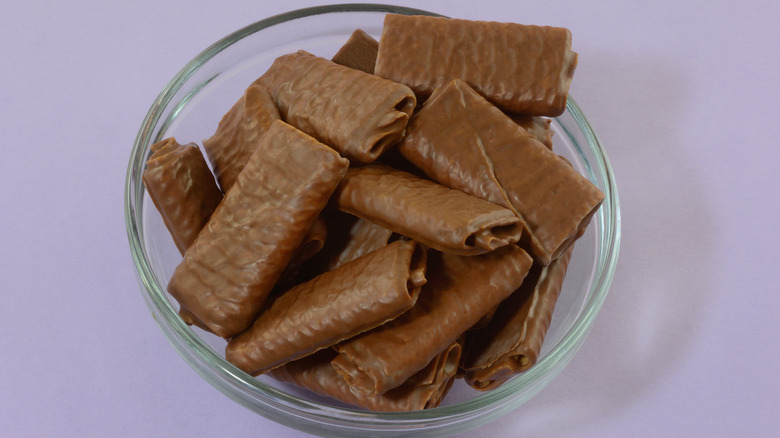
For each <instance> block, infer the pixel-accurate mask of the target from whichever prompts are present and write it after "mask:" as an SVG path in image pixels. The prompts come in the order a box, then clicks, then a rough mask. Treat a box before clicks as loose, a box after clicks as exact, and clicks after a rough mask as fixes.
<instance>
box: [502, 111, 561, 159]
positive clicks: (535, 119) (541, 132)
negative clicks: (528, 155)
mask: <svg viewBox="0 0 780 438" xmlns="http://www.w3.org/2000/svg"><path fill="white" fill-rule="evenodd" d="M509 117H510V118H511V119H512V121H513V122H515V123H517V124H518V125H520V126H522V127H523V129H525V131H526V132H527V133H529V134H531V136H532V137H533V138H535V139H537V140H539V141H540V142H542V144H543V145H545V146H547V149H549V150H552V148H553V140H552V137H553V131H552V129H551V128H550V123H551V122H552V120H550V119H548V118H546V117H539V116H526V115H518V114H513V115H510V116H509Z"/></svg>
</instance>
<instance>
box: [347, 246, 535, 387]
mask: <svg viewBox="0 0 780 438" xmlns="http://www.w3.org/2000/svg"><path fill="white" fill-rule="evenodd" d="M531 263H532V260H531V257H530V256H528V254H526V252H525V251H523V250H522V249H520V248H519V247H517V246H516V245H509V246H506V247H504V248H500V249H497V250H495V251H492V252H489V253H487V254H483V255H480V256H471V257H463V256H457V255H453V254H445V253H439V252H437V251H429V254H428V268H427V274H426V275H427V277H428V282H427V283H426V285H425V286H424V287H423V290H422V291H421V292H420V297H419V298H418V300H417V304H415V306H414V307H412V308H411V309H410V310H409V311H408V312H406V313H404V314H403V315H401V316H399V317H398V318H396V319H394V320H393V321H391V322H389V323H387V324H385V325H383V326H381V327H378V328H376V329H375V330H372V331H370V332H366V333H364V334H362V335H359V336H357V337H355V338H353V339H350V340H348V341H345V342H343V343H341V344H338V345H337V346H335V347H334V348H336V350H337V351H338V352H339V355H338V356H337V357H336V358H334V359H333V361H332V362H331V363H332V365H333V366H334V368H336V370H337V371H338V372H339V374H340V375H342V376H343V377H344V379H345V380H346V381H347V383H348V384H349V385H350V386H351V387H353V388H354V390H355V391H357V392H360V393H364V394H367V395H377V394H383V393H385V392H386V391H388V390H390V389H392V388H396V387H398V386H400V385H401V384H402V383H403V382H405V381H406V380H407V379H408V378H409V377H411V376H412V375H414V374H415V373H417V372H418V371H419V370H421V369H422V368H424V367H425V366H426V365H427V364H428V363H429V362H430V361H431V359H432V358H433V357H434V356H436V355H437V354H438V353H439V352H441V351H442V350H443V349H444V348H446V347H447V346H449V345H451V344H452V343H453V342H455V341H456V340H457V339H458V337H459V336H460V335H461V334H463V333H464V332H465V331H466V330H468V329H469V328H470V327H472V326H473V325H474V324H476V323H477V321H479V320H480V318H482V316H483V315H485V314H486V313H487V312H488V311H490V309H492V308H493V307H494V306H495V305H497V304H498V303H499V302H501V301H503V300H504V299H505V298H506V297H508V296H509V295H510V294H511V293H512V292H513V291H515V290H516V289H517V288H518V287H520V284H521V283H522V281H523V278H524V277H525V276H526V273H527V272H528V269H529V268H530V267H531Z"/></svg>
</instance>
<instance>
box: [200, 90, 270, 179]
mask: <svg viewBox="0 0 780 438" xmlns="http://www.w3.org/2000/svg"><path fill="white" fill-rule="evenodd" d="M279 119H280V116H279V111H277V109H276V104H275V103H274V100H273V98H272V97H271V95H270V94H268V91H267V90H266V89H265V88H263V87H260V86H257V85H252V86H250V87H249V88H247V89H246V91H245V92H244V95H243V96H241V98H240V99H239V100H238V101H237V102H236V103H235V104H234V105H233V107H232V108H231V109H230V111H228V112H227V113H226V114H225V115H224V116H223V117H222V120H221V121H220V122H219V127H218V128H217V131H216V133H214V135H213V136H211V137H210V138H207V139H206V140H203V149H205V150H206V155H208V157H209V161H211V166H212V167H213V168H214V175H216V177H217V181H219V185H220V187H222V191H223V192H225V193H227V191H228V190H229V189H230V187H232V186H233V184H234V183H235V181H236V178H237V177H238V174H239V173H241V170H242V169H243V168H244V166H245V165H246V162H247V161H248V160H249V156H250V155H252V152H254V151H255V148H257V143H258V142H259V141H260V138H262V136H263V135H265V133H266V132H267V131H268V128H270V126H271V123H273V122H274V120H279Z"/></svg>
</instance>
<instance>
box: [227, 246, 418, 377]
mask: <svg viewBox="0 0 780 438" xmlns="http://www.w3.org/2000/svg"><path fill="white" fill-rule="evenodd" d="M425 256H426V251H425V249H424V248H422V247H421V246H420V245H418V244H417V243H415V242H412V241H405V242H400V241H398V242H394V243H392V244H390V245H387V246H385V247H383V248H381V249H379V250H377V251H374V252H372V253H370V254H367V255H365V256H364V257H360V258H358V259H355V260H353V261H352V262H350V263H347V264H345V265H343V266H341V267H340V268H338V269H336V270H333V271H328V272H325V273H323V274H321V275H319V276H317V277H315V278H314V279H312V280H310V281H307V282H306V283H303V284H300V285H298V286H295V287H293V288H292V289H290V290H288V291H287V292H284V293H283V294H282V295H281V296H280V297H279V298H277V299H276V300H275V301H274V302H273V304H271V306H270V307H269V308H267V309H266V310H264V311H263V312H262V313H261V314H260V316H259V317H258V318H257V320H256V321H255V322H254V324H252V327H251V328H250V329H249V330H247V331H245V332H244V333H242V334H240V335H238V336H236V337H235V338H233V339H231V340H230V342H229V343H228V345H227V348H226V350H225V356H226V358H227V360H228V361H230V362H231V363H233V364H234V365H236V366H238V367H239V368H241V369H242V370H244V371H246V372H247V373H249V374H252V375H258V374H262V373H264V372H266V371H268V370H271V369H273V368H276V367H278V366H280V365H282V364H284V363H286V362H289V361H292V360H295V359H299V358H301V357H304V356H306V355H309V354H311V353H313V352H315V351H317V350H320V349H322V348H325V347H329V346H331V345H333V344H335V343H337V342H340V341H342V340H344V339H347V338H350V337H352V336H355V335H357V334H358V333H362V332H364V331H366V330H369V329H372V328H374V327H377V326H379V325H381V324H384V323H385V322H387V321H390V320H392V319H393V318H395V317H397V316H398V315H400V314H401V313H403V312H405V311H407V310H408V309H409V308H410V307H412V305H414V303H415V301H416V300H417V296H418V294H419V292H420V288H421V287H422V285H423V284H425V260H426V257H425Z"/></svg>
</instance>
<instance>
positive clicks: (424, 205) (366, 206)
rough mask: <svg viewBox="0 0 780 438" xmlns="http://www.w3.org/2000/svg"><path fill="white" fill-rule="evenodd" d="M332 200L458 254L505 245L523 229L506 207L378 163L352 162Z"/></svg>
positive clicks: (438, 247)
mask: <svg viewBox="0 0 780 438" xmlns="http://www.w3.org/2000/svg"><path fill="white" fill-rule="evenodd" d="M333 202H334V204H335V205H336V206H337V207H338V209H339V210H342V211H346V212H348V213H351V214H354V215H356V216H359V217H362V218H365V219H368V220H370V221H372V222H374V223H376V224H378V225H381V226H382V227H385V228H387V229H390V230H392V231H394V232H396V233H399V234H402V235H404V236H406V237H409V238H410V239H413V240H416V241H418V242H420V243H423V244H425V245H427V246H429V247H431V248H434V249H437V250H439V251H444V252H450V253H456V254H462V255H474V254H482V253H485V252H488V251H492V250H494V249H496V248H500V247H502V246H506V245H509V244H511V243H514V242H517V241H518V239H519V238H520V234H521V233H522V225H520V223H519V220H518V218H517V217H516V216H515V215H514V213H512V211H511V210H509V209H506V208H504V207H501V206H499V205H496V204H493V203H491V202H487V201H485V200H482V199H479V198H477V197H474V196H470V195H467V194H465V193H463V192H461V191H459V190H452V189H449V188H447V187H445V186H443V185H440V184H436V183H434V182H432V181H429V180H426V179H422V178H419V177H416V176H414V175H411V174H409V173H406V172H402V171H400V170H396V169H392V168H389V167H385V166H379V165H370V166H364V167H360V168H351V169H350V170H349V172H348V173H347V176H346V177H345V178H344V181H342V183H341V184H340V185H339V188H338V189H337V191H336V193H334V195H333Z"/></svg>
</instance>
